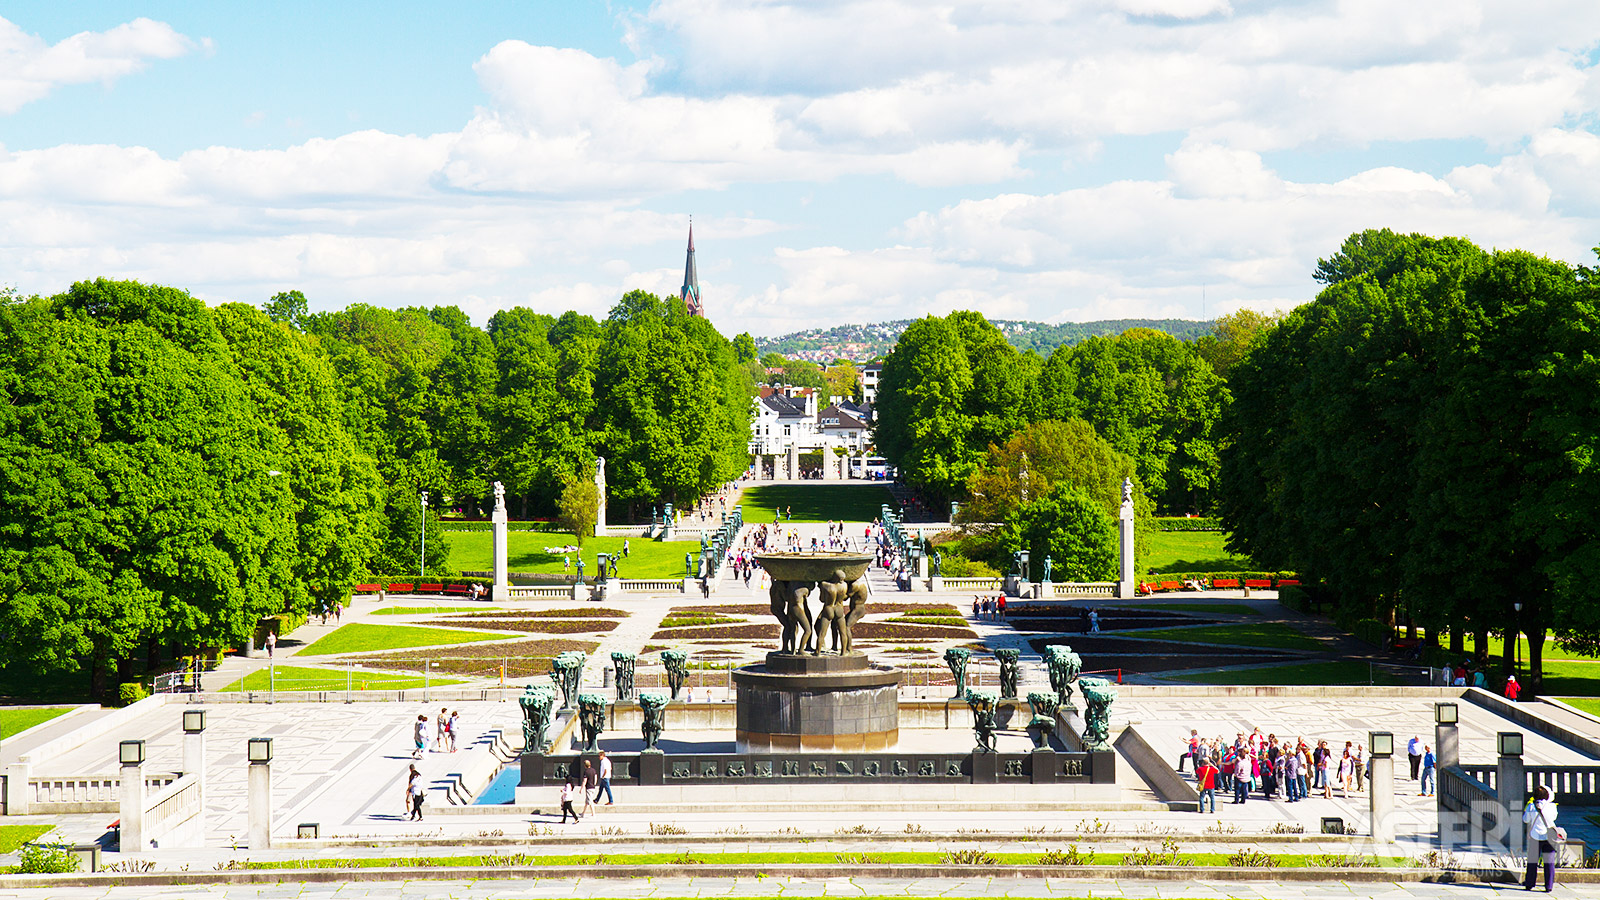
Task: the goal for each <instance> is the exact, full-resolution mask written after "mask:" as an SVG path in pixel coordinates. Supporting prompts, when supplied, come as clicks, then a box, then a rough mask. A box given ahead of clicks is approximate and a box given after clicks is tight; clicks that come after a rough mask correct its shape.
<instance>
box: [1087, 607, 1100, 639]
mask: <svg viewBox="0 0 1600 900" xmlns="http://www.w3.org/2000/svg"><path fill="white" fill-rule="evenodd" d="M1089 633H1090V634H1099V633H1100V611H1099V610H1097V609H1091V610H1089Z"/></svg>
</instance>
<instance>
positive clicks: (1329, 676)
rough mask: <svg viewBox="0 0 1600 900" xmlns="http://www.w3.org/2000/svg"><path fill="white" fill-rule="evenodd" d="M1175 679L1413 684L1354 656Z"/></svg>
mask: <svg viewBox="0 0 1600 900" xmlns="http://www.w3.org/2000/svg"><path fill="white" fill-rule="evenodd" d="M1173 677H1174V678H1175V679H1176V680H1178V681H1191V682H1194V683H1196V684H1367V683H1368V679H1369V678H1370V679H1371V683H1373V684H1414V683H1415V682H1414V681H1408V680H1406V679H1404V678H1402V677H1401V676H1399V675H1396V674H1395V673H1393V672H1390V671H1387V670H1385V669H1374V668H1371V667H1370V666H1368V665H1367V664H1366V663H1364V662H1361V661H1359V660H1353V659H1342V660H1338V661H1334V662H1313V663H1300V664H1297V665H1291V666H1262V667H1260V668H1256V669H1224V670H1221V671H1217V672H1205V673H1201V674H1197V675H1176V676H1173Z"/></svg>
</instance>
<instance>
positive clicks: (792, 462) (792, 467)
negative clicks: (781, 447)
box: [786, 444, 800, 481]
mask: <svg viewBox="0 0 1600 900" xmlns="http://www.w3.org/2000/svg"><path fill="white" fill-rule="evenodd" d="M787 459H788V462H787V464H786V465H787V468H788V470H789V474H788V476H787V477H788V479H789V480H790V481H799V480H800V445H799V444H790V445H789V455H788V457H787Z"/></svg>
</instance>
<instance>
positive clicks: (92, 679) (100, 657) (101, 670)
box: [89, 647, 106, 700]
mask: <svg viewBox="0 0 1600 900" xmlns="http://www.w3.org/2000/svg"><path fill="white" fill-rule="evenodd" d="M89 696H91V697H96V698H99V699H102V700H103V699H105V696H106V654H105V651H104V650H102V649H100V648H99V647H96V648H94V655H93V656H91V657H90V661H89Z"/></svg>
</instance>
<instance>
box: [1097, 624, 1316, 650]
mask: <svg viewBox="0 0 1600 900" xmlns="http://www.w3.org/2000/svg"><path fill="white" fill-rule="evenodd" d="M1129 636H1130V637H1140V638H1159V639H1161V640H1164V641H1183V642H1189V641H1192V642H1195V643H1201V644H1238V645H1239V646H1241V647H1270V648H1272V649H1274V650H1322V649H1325V648H1324V647H1323V645H1322V644H1321V642H1319V641H1318V640H1316V639H1315V638H1312V637H1309V636H1307V635H1304V634H1301V633H1300V632H1298V631H1295V630H1294V629H1293V628H1290V627H1289V626H1287V625H1280V624H1278V623H1277V622H1263V623H1260V624H1252V623H1249V622H1240V623H1238V624H1236V625H1197V626H1194V627H1190V628H1157V629H1154V630H1151V631H1137V632H1133V633H1132V634H1130V635H1129Z"/></svg>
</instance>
